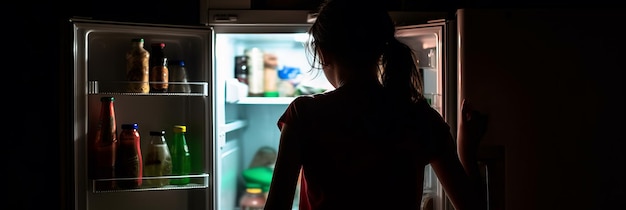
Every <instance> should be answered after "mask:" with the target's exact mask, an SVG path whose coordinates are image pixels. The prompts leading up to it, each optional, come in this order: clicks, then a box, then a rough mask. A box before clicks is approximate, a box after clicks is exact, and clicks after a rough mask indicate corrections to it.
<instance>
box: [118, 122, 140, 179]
mask: <svg viewBox="0 0 626 210" xmlns="http://www.w3.org/2000/svg"><path fill="white" fill-rule="evenodd" d="M137 128H138V125H137V123H132V124H123V125H122V132H120V136H119V141H120V143H119V147H118V149H117V157H116V158H115V160H116V163H115V177H116V178H118V180H117V187H118V188H121V189H133V188H139V187H141V184H142V182H143V180H142V178H143V160H142V157H141V136H140V135H139V131H137ZM128 178H130V179H128Z"/></svg>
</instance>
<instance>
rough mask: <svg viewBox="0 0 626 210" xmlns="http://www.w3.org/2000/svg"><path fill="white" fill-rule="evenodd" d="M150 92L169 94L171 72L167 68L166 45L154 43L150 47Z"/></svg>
mask: <svg viewBox="0 0 626 210" xmlns="http://www.w3.org/2000/svg"><path fill="white" fill-rule="evenodd" d="M150 46H151V47H152V51H151V53H150V92H151V93H164V92H167V88H168V82H169V71H168V67H167V56H166V55H165V43H162V42H160V43H152V44H151V45H150Z"/></svg>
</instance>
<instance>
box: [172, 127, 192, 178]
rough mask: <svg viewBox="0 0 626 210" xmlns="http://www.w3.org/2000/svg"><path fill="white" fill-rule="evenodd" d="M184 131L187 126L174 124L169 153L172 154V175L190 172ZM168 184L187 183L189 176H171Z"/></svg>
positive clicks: (189, 160)
mask: <svg viewBox="0 0 626 210" xmlns="http://www.w3.org/2000/svg"><path fill="white" fill-rule="evenodd" d="M186 132H187V126H184V125H175V126H174V139H173V141H172V145H171V146H172V148H171V153H170V154H171V155H172V175H176V176H186V175H189V173H190V172H191V157H190V154H189V147H187V138H186V136H185V135H186ZM170 184H173V185H186V184H189V177H184V178H173V179H171V180H170Z"/></svg>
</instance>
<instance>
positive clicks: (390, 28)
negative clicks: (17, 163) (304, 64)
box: [309, 0, 424, 101]
mask: <svg viewBox="0 0 626 210" xmlns="http://www.w3.org/2000/svg"><path fill="white" fill-rule="evenodd" d="M380 2H382V1H376V0H374V1H354V0H352V1H351V0H326V1H324V2H323V3H322V4H321V6H320V8H319V12H318V14H317V19H316V21H315V23H314V24H313V25H312V26H311V28H310V29H309V34H310V36H311V40H310V42H309V50H310V51H311V53H313V55H314V56H313V58H314V59H315V60H314V62H313V66H312V67H313V68H319V66H316V65H318V64H319V65H324V63H322V60H321V58H320V57H319V52H320V50H321V49H323V51H326V52H332V53H333V54H334V56H335V57H337V59H342V60H343V61H345V62H347V63H351V64H355V65H361V66H371V65H378V66H380V67H381V68H379V69H378V72H350V73H351V74H353V75H359V74H362V75H379V77H380V80H379V81H380V82H381V84H382V85H383V86H384V87H385V88H386V89H388V90H389V92H390V93H391V94H392V95H394V96H398V98H401V99H409V100H411V101H418V100H421V99H423V98H424V96H423V95H422V85H421V75H420V74H419V70H418V69H417V62H416V59H415V55H414V54H413V51H412V50H411V48H409V47H408V46H407V45H405V44H404V43H402V42H400V41H398V40H397V39H396V37H395V31H396V30H395V24H394V22H393V20H392V19H391V17H390V16H389V13H388V12H387V10H386V9H385V6H384V5H383V4H380ZM365 69H368V68H365Z"/></svg>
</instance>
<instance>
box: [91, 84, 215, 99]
mask: <svg viewBox="0 0 626 210" xmlns="http://www.w3.org/2000/svg"><path fill="white" fill-rule="evenodd" d="M133 83H137V82H128V81H112V82H111V81H89V83H88V86H87V93H88V94H89V95H98V94H106V95H138V96H142V95H146V96H155V95H166V96H167V95H172V96H208V95H209V85H208V83H207V82H168V85H170V87H171V86H173V85H189V89H190V92H189V93H184V92H164V93H134V92H129V91H128V90H127V88H128V86H129V85H130V84H133ZM161 83H163V82H150V84H161Z"/></svg>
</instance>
